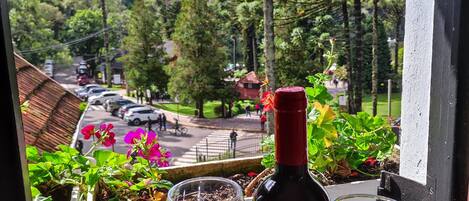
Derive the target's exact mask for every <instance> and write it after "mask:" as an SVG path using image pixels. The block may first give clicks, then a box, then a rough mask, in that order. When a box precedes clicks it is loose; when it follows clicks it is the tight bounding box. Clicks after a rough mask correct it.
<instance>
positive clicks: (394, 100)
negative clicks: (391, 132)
mask: <svg viewBox="0 0 469 201" xmlns="http://www.w3.org/2000/svg"><path fill="white" fill-rule="evenodd" d="M362 107H363V111H365V112H367V113H369V114H371V112H372V109H373V106H372V102H371V95H369V94H366V95H365V96H364V97H363V103H362ZM378 115H379V116H387V115H388V94H378ZM391 115H392V116H393V117H400V116H401V94H400V93H393V94H391Z"/></svg>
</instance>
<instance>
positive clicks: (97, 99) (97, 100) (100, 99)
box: [88, 91, 122, 105]
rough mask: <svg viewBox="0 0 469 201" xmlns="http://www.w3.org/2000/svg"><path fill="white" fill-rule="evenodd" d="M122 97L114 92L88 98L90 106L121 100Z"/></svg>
mask: <svg viewBox="0 0 469 201" xmlns="http://www.w3.org/2000/svg"><path fill="white" fill-rule="evenodd" d="M120 99H122V96H121V95H120V94H118V93H116V92H113V91H105V92H102V93H101V94H99V95H96V96H90V97H89V98H88V104H91V105H101V104H103V103H104V102H106V101H107V100H120Z"/></svg>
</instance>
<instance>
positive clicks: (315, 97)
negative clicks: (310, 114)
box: [305, 73, 333, 104]
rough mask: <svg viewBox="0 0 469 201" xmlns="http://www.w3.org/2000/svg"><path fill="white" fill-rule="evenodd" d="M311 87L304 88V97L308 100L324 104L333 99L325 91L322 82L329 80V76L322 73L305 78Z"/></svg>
mask: <svg viewBox="0 0 469 201" xmlns="http://www.w3.org/2000/svg"><path fill="white" fill-rule="evenodd" d="M306 79H307V80H308V81H309V83H310V84H312V85H313V87H306V88H305V91H306V96H307V97H308V100H310V101H313V102H319V103H321V104H325V103H326V102H329V101H331V100H332V99H333V97H332V95H331V94H329V92H328V91H327V88H326V86H325V85H324V82H325V81H327V80H330V76H328V75H326V74H322V73H318V74H316V75H312V76H308V77H307V78H306Z"/></svg>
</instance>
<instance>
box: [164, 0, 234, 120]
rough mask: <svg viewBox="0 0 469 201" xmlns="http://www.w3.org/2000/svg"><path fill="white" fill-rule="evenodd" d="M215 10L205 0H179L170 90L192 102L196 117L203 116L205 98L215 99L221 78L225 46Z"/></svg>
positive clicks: (169, 67)
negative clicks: (176, 56) (176, 52)
mask: <svg viewBox="0 0 469 201" xmlns="http://www.w3.org/2000/svg"><path fill="white" fill-rule="evenodd" d="M214 10H215V9H211V8H210V7H209V5H208V1H207V0H183V1H182V2H181V12H180V13H179V15H178V18H177V20H176V27H175V31H174V34H173V40H174V42H175V43H176V46H177V49H178V55H179V58H178V60H177V61H176V63H175V65H174V66H168V69H167V70H168V72H169V73H170V74H171V75H172V76H171V79H170V82H169V93H170V94H171V95H172V96H173V97H179V99H181V100H190V101H194V102H195V105H196V108H197V111H198V112H197V117H199V118H204V111H203V105H204V101H205V100H208V99H214V98H216V94H217V93H216V86H218V85H219V84H220V81H221V80H223V78H224V70H223V68H224V66H225V62H226V48H225V47H224V43H223V39H222V37H221V33H220V30H222V28H221V27H220V25H221V23H219V22H218V18H217V15H216V13H214Z"/></svg>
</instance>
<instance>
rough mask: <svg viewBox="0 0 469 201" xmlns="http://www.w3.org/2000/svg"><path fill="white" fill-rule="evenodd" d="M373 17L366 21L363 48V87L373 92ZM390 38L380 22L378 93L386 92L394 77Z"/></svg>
mask: <svg viewBox="0 0 469 201" xmlns="http://www.w3.org/2000/svg"><path fill="white" fill-rule="evenodd" d="M371 21H372V20H371V17H369V18H367V19H366V20H365V27H364V31H365V35H364V40H363V41H364V48H363V53H364V54H363V72H364V73H363V75H364V79H363V82H364V83H363V86H364V87H365V91H371V68H372V59H373V55H372V41H373V40H372V34H373V30H372V23H371ZM387 40H388V36H387V34H386V31H385V29H384V25H383V23H382V22H381V21H378V91H379V92H383V91H385V90H386V87H385V86H386V85H383V83H386V81H387V79H389V78H391V77H392V67H391V52H390V50H389V45H388V42H387Z"/></svg>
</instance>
